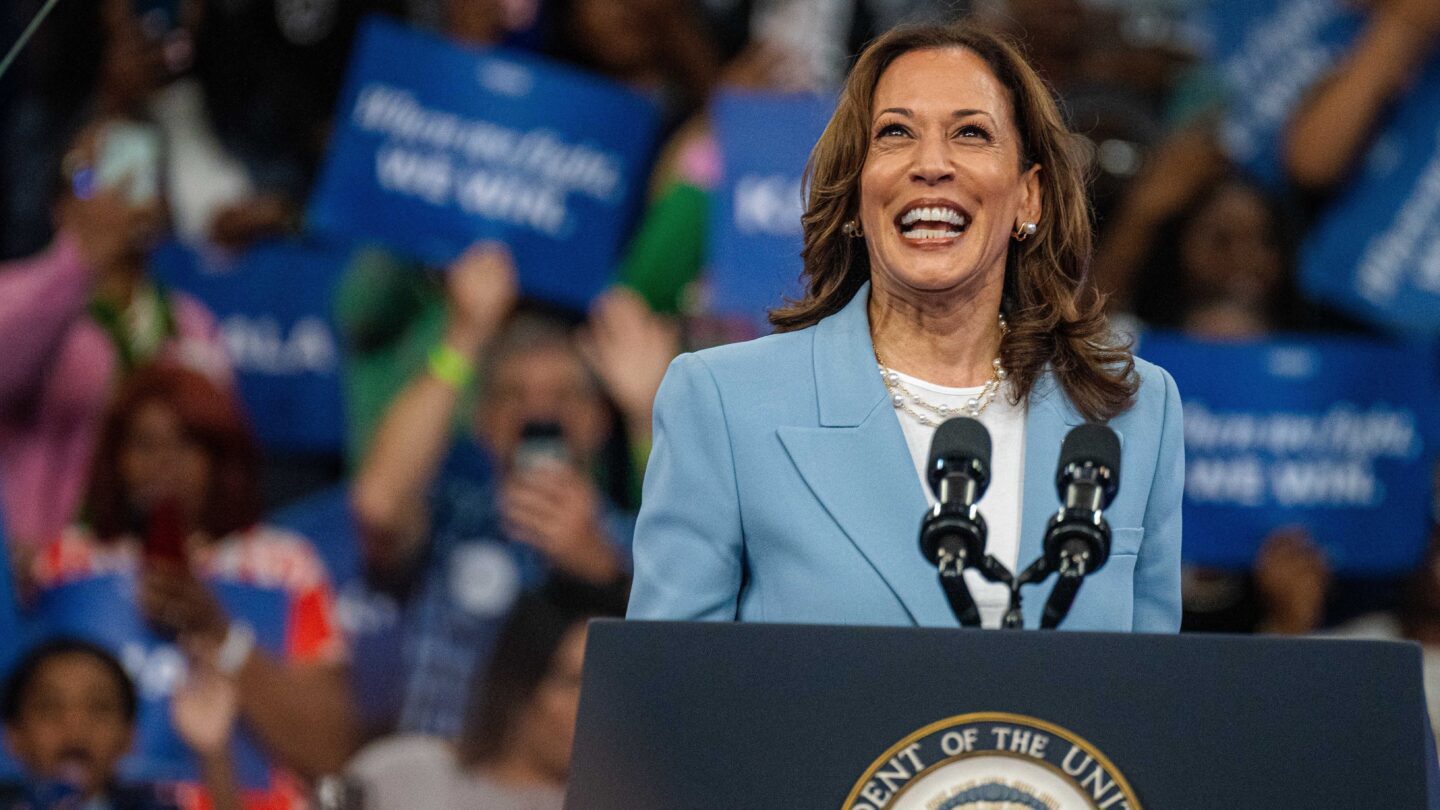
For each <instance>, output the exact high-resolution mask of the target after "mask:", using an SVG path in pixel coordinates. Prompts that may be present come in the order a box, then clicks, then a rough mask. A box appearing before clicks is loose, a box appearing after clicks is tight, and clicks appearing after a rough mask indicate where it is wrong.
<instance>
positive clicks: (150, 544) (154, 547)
mask: <svg viewBox="0 0 1440 810" xmlns="http://www.w3.org/2000/svg"><path fill="white" fill-rule="evenodd" d="M145 564H146V565H147V566H148V565H157V564H158V565H164V566H169V567H172V568H173V567H179V568H185V567H188V565H189V555H188V554H187V553H186V550H185V527H184V524H183V523H182V521H181V519H180V504H178V503H176V502H174V501H163V502H161V503H158V504H156V505H155V506H154V508H152V509H151V510H150V512H149V514H147V515H146V516H145Z"/></svg>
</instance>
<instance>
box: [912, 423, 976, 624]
mask: <svg viewBox="0 0 1440 810" xmlns="http://www.w3.org/2000/svg"><path fill="white" fill-rule="evenodd" d="M926 480H927V481H929V483H930V489H931V491H933V492H934V493H935V500H936V503H935V505H934V506H933V507H931V508H930V511H928V512H926V513H925V519H924V520H923V521H922V522H921V524H920V552H921V553H922V554H924V555H925V559H927V560H929V561H930V562H931V563H932V564H934V565H935V566H936V568H937V569H938V570H939V572H940V585H941V587H943V588H944V590H945V596H946V598H947V599H948V600H949V602H950V609H951V610H952V611H954V613H955V618H956V619H958V620H959V621H960V624H961V625H962V626H964V627H979V626H980V609H979V608H978V607H976V606H975V600H974V598H973V597H971V595H970V589H969V587H967V586H966V584H965V577H964V573H965V569H966V568H970V567H975V566H977V565H980V564H981V562H982V560H983V558H984V557H985V535H986V531H987V530H986V527H985V518H984V517H982V516H981V515H980V509H979V507H978V506H977V505H976V504H977V502H978V501H979V500H980V498H981V496H983V495H984V494H985V489H986V487H988V486H990V432H989V431H988V430H986V429H985V426H984V425H982V424H980V423H979V422H977V421H976V420H974V419H970V418H967V417H963V416H957V417H954V418H951V419H947V420H945V421H944V422H942V423H941V424H940V426H939V427H938V428H936V430H935V437H934V438H933V439H931V442H930V461H929V464H928V466H927V468H926Z"/></svg>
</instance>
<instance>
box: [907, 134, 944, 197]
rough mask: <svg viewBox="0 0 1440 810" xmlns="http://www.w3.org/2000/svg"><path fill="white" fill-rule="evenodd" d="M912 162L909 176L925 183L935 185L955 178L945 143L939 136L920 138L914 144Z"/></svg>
mask: <svg viewBox="0 0 1440 810" xmlns="http://www.w3.org/2000/svg"><path fill="white" fill-rule="evenodd" d="M912 154H913V155H914V163H913V164H912V165H911V167H910V177H911V179H912V180H916V181H918V182H921V183H925V184H926V185H931V186H933V185H936V184H937V183H943V182H946V181H948V180H954V179H955V168H954V166H953V165H951V163H950V155H949V152H948V151H947V150H946V144H945V142H944V140H943V139H940V138H921V139H920V141H919V143H917V144H916V145H915V151H914V152H913V153H912Z"/></svg>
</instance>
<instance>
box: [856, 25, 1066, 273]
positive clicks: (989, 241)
mask: <svg viewBox="0 0 1440 810" xmlns="http://www.w3.org/2000/svg"><path fill="white" fill-rule="evenodd" d="M872 109H873V110H874V112H873V115H872V118H871V122H870V123H871V127H870V133H869V134H870V147H869V153H868V154H867V156H866V158H865V165H864V166H863V167H862V169H861V171H860V224H861V226H862V227H863V228H864V232H865V240H866V247H867V249H868V250H869V253H870V268H871V280H872V282H873V283H874V285H875V287H876V288H879V289H883V290H885V291H886V292H888V293H891V294H897V295H901V296H914V295H916V294H921V295H923V294H927V293H929V294H933V293H949V292H957V291H969V292H971V293H972V294H973V293H975V292H978V291H979V290H981V289H984V288H986V287H988V286H990V285H996V286H1000V285H1003V283H1004V278H1005V257H1006V252H1007V250H1008V248H1009V245H1010V238H1011V234H1012V232H1013V231H1014V229H1015V227H1016V226H1017V225H1018V224H1019V223H1021V222H1039V221H1040V180H1039V173H1040V167H1039V166H1032V167H1030V168H1028V169H1026V170H1025V171H1021V169H1020V149H1021V145H1020V133H1019V131H1018V130H1017V129H1016V127H1015V124H1014V120H1013V113H1012V111H1011V109H1010V100H1009V96H1008V93H1007V91H1006V89H1005V87H1004V86H1003V85H1001V84H1000V82H999V81H998V80H997V79H996V78H995V77H994V75H992V74H991V72H990V68H989V67H988V66H987V65H986V64H985V62H984V61H983V60H982V59H981V58H980V57H978V56H976V55H975V54H974V53H973V52H971V51H968V50H965V49H962V48H942V49H932V50H921V51H910V52H909V53H906V54H904V55H902V56H900V57H899V58H897V59H896V60H895V61H894V62H892V63H891V64H890V66H889V67H888V68H887V69H886V70H885V72H884V73H883V74H882V75H881V76H880V82H879V84H878V85H877V86H876V88H875V98H874V103H873V105H872Z"/></svg>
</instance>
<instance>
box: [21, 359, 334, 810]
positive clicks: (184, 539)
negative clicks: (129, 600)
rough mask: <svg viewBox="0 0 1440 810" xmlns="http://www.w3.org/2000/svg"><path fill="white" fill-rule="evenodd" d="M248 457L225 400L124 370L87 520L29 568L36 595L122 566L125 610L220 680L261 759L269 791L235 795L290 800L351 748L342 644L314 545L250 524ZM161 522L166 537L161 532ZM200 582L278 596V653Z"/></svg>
mask: <svg viewBox="0 0 1440 810" xmlns="http://www.w3.org/2000/svg"><path fill="white" fill-rule="evenodd" d="M257 465H258V452H257V450H256V447H255V444H254V440H253V439H252V437H251V435H250V433H249V430H248V428H247V426H246V425H245V422H244V418H243V416H242V414H241V412H240V410H239V406H238V404H237V403H236V402H235V400H234V399H233V398H231V397H230V396H228V395H227V394H226V393H225V392H223V391H222V390H220V389H218V388H216V387H215V386H214V385H213V384H211V383H210V382H209V381H208V380H207V379H206V378H205V377H204V376H202V375H200V374H197V373H195V372H192V371H188V370H185V369H178V368H167V367H148V368H146V369H143V370H141V371H138V372H136V373H135V374H134V375H133V376H132V377H131V378H130V379H129V380H128V381H127V382H126V383H125V384H124V385H123V386H122V387H121V389H120V390H119V392H118V393H117V395H116V400H115V403H114V405H113V406H112V407H111V409H110V410H109V412H108V414H107V416H106V419H105V423H104V427H103V430H102V432H101V437H100V442H99V446H98V449H97V451H96V454H95V463H94V467H93V469H92V473H91V479H90V489H89V493H88V498H87V503H86V515H87V518H88V524H87V525H76V526H72V527H71V528H70V529H68V530H66V531H65V532H64V533H63V534H61V535H60V536H59V537H57V538H56V539H55V540H54V541H53V542H51V543H50V544H49V545H47V546H46V547H44V548H43V549H41V550H40V552H39V553H38V554H37V555H36V557H35V560H34V565H33V568H32V579H33V581H34V583H35V587H36V588H37V589H39V590H40V591H41V592H42V593H43V592H44V591H45V590H46V589H50V588H59V587H61V586H64V585H66V584H67V583H71V582H79V581H84V580H85V579H87V578H89V577H94V576H103V575H106V574H115V573H122V574H124V573H133V574H134V575H136V576H137V577H138V578H139V582H140V587H139V593H138V604H135V605H132V606H128V609H132V610H138V611H139V612H140V613H141V614H142V615H143V617H144V618H145V619H146V620H147V621H148V622H149V623H150V624H151V625H153V626H154V627H156V628H157V629H158V630H160V631H161V632H163V633H165V634H169V635H172V636H174V637H175V638H176V639H177V640H178V642H179V644H180V646H181V648H182V649H184V650H186V651H187V653H188V654H189V655H190V656H191V657H193V658H195V659H198V660H199V661H200V662H201V663H202V665H204V666H210V667H213V668H215V669H217V670H218V671H219V672H220V673H221V674H223V675H225V676H226V677H228V678H231V679H233V681H234V684H235V689H236V691H237V694H238V701H239V714H240V719H241V722H243V723H244V724H245V726H246V727H247V728H249V729H250V730H251V731H252V732H253V733H254V734H255V737H256V739H257V740H258V741H259V742H260V744H261V746H262V749H263V751H264V752H265V754H266V755H267V756H268V757H269V758H270V762H271V763H273V766H272V778H271V780H270V783H271V787H270V789H269V790H267V791H246V792H245V794H244V797H243V798H244V802H245V805H246V806H247V807H266V808H276V807H301V806H304V786H303V784H302V783H301V782H300V779H299V777H306V778H313V777H318V776H321V775H325V774H331V773H336V772H338V771H339V769H340V767H341V766H342V764H343V763H344V762H345V760H346V758H347V757H348V756H349V755H350V753H351V751H352V749H353V745H354V744H353V742H352V740H353V738H354V730H353V720H352V709H351V706H350V696H349V692H348V689H347V685H346V683H347V682H346V678H345V670H344V667H345V648H344V643H343V640H342V639H341V637H340V635H339V633H338V630H337V624H336V621H335V616H334V604H333V599H332V596H331V591H330V585H329V581H328V577H327V574H326V571H325V568H324V565H323V563H322V562H321V561H320V559H319V557H318V556H317V555H316V553H315V551H314V550H313V549H312V548H311V547H310V545H309V543H307V542H306V541H305V540H304V539H303V538H301V537H299V536H298V535H294V534H290V533H288V532H284V531H281V530H279V529H275V528H273V527H270V526H267V525H265V524H264V523H261V522H259V502H260V501H259V489H258V487H259V483H258V480H257V477H258V476H257V472H258V469H257ZM162 521H166V522H168V523H169V524H173V526H171V527H170V528H171V529H173V531H172V533H173V534H175V535H176V537H174V538H169V537H162V536H161V535H162V532H161V531H159V530H158V528H157V526H160V523H161V522H162ZM162 528H163V527H162ZM167 540H168V541H169V542H165V541H167ZM172 544H173V545H174V546H176V547H174V548H170V547H168V546H170V545H172ZM211 583H215V584H219V583H235V584H238V585H245V586H250V587H254V588H260V589H270V590H274V591H278V592H280V593H281V594H283V605H282V610H283V615H282V616H280V617H277V619H278V620H283V622H284V649H283V652H282V653H281V654H280V655H279V656H276V655H272V654H271V653H269V652H266V651H265V650H262V649H260V648H259V647H258V646H257V645H256V631H255V629H254V628H253V627H251V626H250V625H248V624H247V623H246V621H245V620H243V619H239V618H237V617H234V616H231V615H229V614H228V613H227V612H226V610H225V608H224V607H222V605H221V604H220V602H219V601H218V600H217V598H216V597H215V595H214V594H213V593H212V591H211V589H210V587H208V586H209V585H210V584H211ZM116 609H117V610H123V609H127V606H123V605H117V606H116ZM179 796H180V799H181V804H182V805H183V806H185V807H200V806H205V805H204V802H205V801H206V800H207V797H206V796H205V795H204V792H203V790H202V789H201V786H199V785H182V786H181V789H180V793H179Z"/></svg>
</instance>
